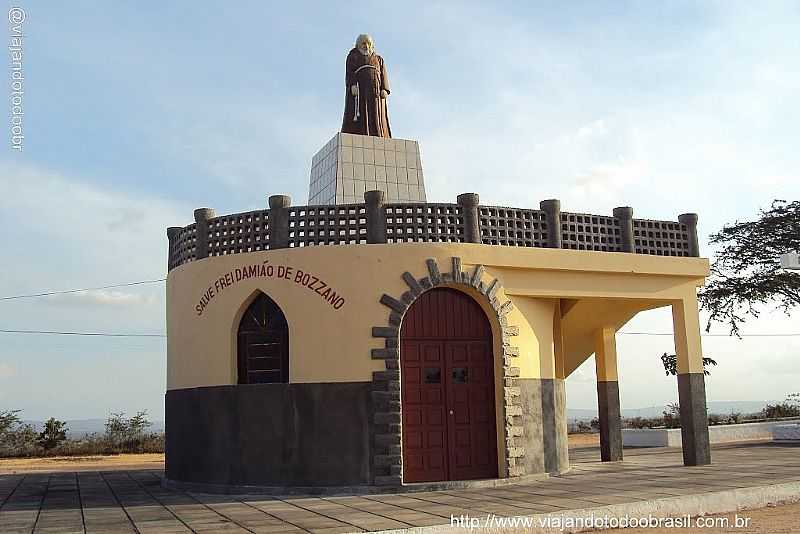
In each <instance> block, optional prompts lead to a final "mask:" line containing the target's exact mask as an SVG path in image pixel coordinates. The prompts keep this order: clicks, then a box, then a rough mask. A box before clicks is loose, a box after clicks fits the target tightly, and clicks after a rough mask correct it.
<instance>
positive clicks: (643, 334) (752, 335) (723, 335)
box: [617, 332, 800, 337]
mask: <svg viewBox="0 0 800 534" xmlns="http://www.w3.org/2000/svg"><path fill="white" fill-rule="evenodd" d="M617 334H621V335H626V336H671V335H673V334H672V332H617ZM700 335H701V336H702V337H736V336H734V335H732V334H700ZM796 336H800V332H797V333H793V334H741V335H740V337H796Z"/></svg>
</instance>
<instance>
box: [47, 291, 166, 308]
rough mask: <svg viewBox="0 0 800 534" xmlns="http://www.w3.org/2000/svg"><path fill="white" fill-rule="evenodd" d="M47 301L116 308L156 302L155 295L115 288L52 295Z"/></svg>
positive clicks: (63, 304) (57, 303)
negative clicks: (116, 289)
mask: <svg viewBox="0 0 800 534" xmlns="http://www.w3.org/2000/svg"><path fill="white" fill-rule="evenodd" d="M47 302H48V303H51V304H55V305H60V306H102V307H114V308H130V307H134V306H142V305H152V304H155V303H156V302H157V301H156V298H155V297H154V296H153V295H142V294H139V293H127V292H123V291H115V290H90V291H80V292H77V293H62V294H58V295H50V296H49V297H47Z"/></svg>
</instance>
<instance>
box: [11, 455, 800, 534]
mask: <svg viewBox="0 0 800 534" xmlns="http://www.w3.org/2000/svg"><path fill="white" fill-rule="evenodd" d="M571 456H572V462H573V468H572V470H571V471H570V472H569V473H567V474H565V475H563V476H559V477H552V478H549V479H546V480H541V481H536V482H528V483H524V484H515V485H509V486H504V487H500V488H487V489H466V490H449V491H433V492H421V493H404V494H393V495H360V496H359V495H356V496H344V497H281V498H278V497H268V496H252V495H251V496H219V495H205V494H197V493H185V492H179V491H173V490H167V489H164V488H162V487H161V485H160V477H161V475H162V472H161V471H152V470H136V471H114V472H81V473H53V474H40V473H36V474H29V475H5V476H2V477H0V532H2V533H12V532H14V533H16V532H41V533H51V532H52V533H56V532H57V533H67V532H103V533H106V532H110V533H115V532H120V533H121V532H140V533H159V534H160V533H167V532H222V531H224V532H258V533H278V532H320V533H334V532H358V531H370V530H385V529H397V528H408V527H413V526H429V525H442V524H449V522H450V515H451V514H453V515H460V514H468V515H471V516H473V517H474V516H475V515H477V514H481V515H486V514H495V515H497V516H520V515H533V514H537V513H545V512H551V511H565V510H570V509H580V508H593V507H597V506H602V505H605V504H618V503H627V502H635V501H640V500H649V499H656V498H662V497H663V498H667V497H673V496H676V495H687V494H696V493H704V492H713V491H723V490H728V489H733V488H742V487H750V486H762V485H769V484H778V483H782V482H799V481H800V447H796V446H790V445H777V444H772V443H754V444H746V445H745V444H740V445H734V446H718V447H715V448H714V450H713V460H714V463H713V465H710V466H703V467H691V468H687V467H683V465H682V461H681V452H680V450H679V449H633V450H626V451H625V461H624V462H622V463H612V464H603V463H601V462H599V460H598V459H599V456H600V454H599V449H597V448H590V449H577V450H575V451H572V454H571Z"/></svg>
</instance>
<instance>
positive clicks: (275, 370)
mask: <svg viewBox="0 0 800 534" xmlns="http://www.w3.org/2000/svg"><path fill="white" fill-rule="evenodd" d="M237 359H238V366H239V384H267V383H276V382H284V383H285V382H289V326H288V325H287V324H286V317H285V316H284V315H283V312H282V311H281V309H280V308H279V307H278V305H277V304H275V301H273V300H272V299H271V298H269V297H268V296H267V295H265V294H264V293H261V294H259V295H258V297H256V299H255V300H254V301H253V303H252V304H250V306H249V307H248V308H247V310H245V312H244V315H243V316H242V320H241V321H240V322H239V336H238V358H237Z"/></svg>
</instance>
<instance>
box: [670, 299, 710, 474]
mask: <svg viewBox="0 0 800 534" xmlns="http://www.w3.org/2000/svg"><path fill="white" fill-rule="evenodd" d="M672 325H673V329H674V338H675V354H676V358H677V368H678V403H679V404H680V410H681V445H682V447H683V464H684V465H707V464H710V463H711V445H710V441H709V437H708V413H707V411H706V382H705V373H704V369H703V348H702V346H701V343H700V318H699V315H698V307H697V296H696V295H695V294H694V293H691V294H689V295H687V296H686V297H684V298H683V300H680V301H677V302H673V304H672Z"/></svg>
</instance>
